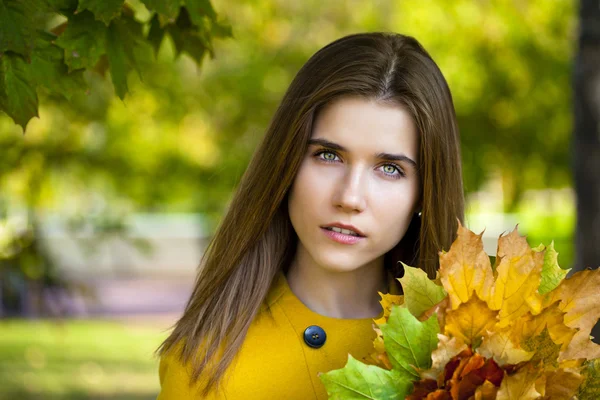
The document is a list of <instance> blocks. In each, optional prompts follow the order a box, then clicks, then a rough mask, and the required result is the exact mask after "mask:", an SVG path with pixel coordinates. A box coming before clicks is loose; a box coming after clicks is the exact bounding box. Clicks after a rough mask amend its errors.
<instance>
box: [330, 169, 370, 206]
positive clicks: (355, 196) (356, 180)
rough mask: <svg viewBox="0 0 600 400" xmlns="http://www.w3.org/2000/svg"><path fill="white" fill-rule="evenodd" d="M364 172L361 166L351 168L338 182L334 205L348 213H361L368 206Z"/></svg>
mask: <svg viewBox="0 0 600 400" xmlns="http://www.w3.org/2000/svg"><path fill="white" fill-rule="evenodd" d="M363 175H364V174H363V173H362V172H361V171H360V169H359V168H349V169H348V170H347V172H346V174H344V175H343V176H342V177H341V179H340V181H339V182H338V184H337V188H336V190H335V194H334V197H333V205H334V206H335V207H336V208H337V209H339V210H341V211H343V212H346V213H359V212H362V211H364V209H365V207H366V198H365V193H364V191H365V190H366V189H365V187H364V182H363V181H364V179H363V178H364V176H363Z"/></svg>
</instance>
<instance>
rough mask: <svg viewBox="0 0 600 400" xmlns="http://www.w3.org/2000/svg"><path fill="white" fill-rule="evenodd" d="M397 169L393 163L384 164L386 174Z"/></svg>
mask: <svg viewBox="0 0 600 400" xmlns="http://www.w3.org/2000/svg"><path fill="white" fill-rule="evenodd" d="M396 171H397V168H396V167H394V166H393V165H384V166H383V172H385V173H386V174H393V173H394V172H396Z"/></svg>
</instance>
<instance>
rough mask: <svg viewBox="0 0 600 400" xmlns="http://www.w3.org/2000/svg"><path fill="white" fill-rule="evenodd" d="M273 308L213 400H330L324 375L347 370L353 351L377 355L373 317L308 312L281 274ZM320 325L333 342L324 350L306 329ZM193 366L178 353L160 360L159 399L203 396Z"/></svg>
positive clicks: (258, 320) (356, 354)
mask: <svg viewBox="0 0 600 400" xmlns="http://www.w3.org/2000/svg"><path fill="white" fill-rule="evenodd" d="M266 302H267V304H268V305H269V309H270V310H271V312H270V313H269V312H268V311H266V310H267V308H264V310H263V311H261V312H260V313H259V314H258V315H257V317H256V319H255V320H254V321H253V323H252V325H251V326H250V329H249V330H248V334H247V336H246V339H245V341H244V343H243V345H242V347H241V348H240V351H239V353H238V355H237V356H236V359H234V361H233V363H232V364H231V365H230V366H229V368H228V370H227V372H226V374H225V377H224V380H223V382H222V385H221V391H219V392H218V393H214V391H213V393H212V394H211V395H210V396H209V397H207V398H208V399H211V400H212V399H214V400H216V399H219V400H221V399H223V400H241V399H244V400H262V399H265V400H267V399H269V400H273V399H286V400H295V399H298V400H310V399H327V392H326V391H325V388H324V386H323V384H322V383H321V380H320V379H319V377H318V374H319V372H327V371H330V370H333V369H338V368H342V367H343V366H344V365H345V364H346V362H347V360H348V353H350V354H352V356H353V357H355V358H357V359H359V360H360V359H362V358H363V357H366V356H368V355H369V354H370V353H372V352H373V339H375V332H374V331H373V319H371V318H365V319H338V318H330V317H325V316H322V315H319V314H317V313H315V312H313V311H311V310H310V309H309V308H307V307H306V306H305V305H304V304H303V303H302V302H301V301H300V300H299V299H298V298H297V297H296V296H295V295H294V294H293V292H292V291H291V290H290V287H289V286H288V283H287V280H286V278H285V276H284V275H283V274H279V276H278V278H277V279H276V281H275V283H274V285H273V287H272V288H271V290H270V292H269V295H268V296H267V299H266ZM311 325H317V326H319V327H321V328H323V330H324V331H325V333H326V335H327V338H326V341H325V343H324V344H323V345H322V347H320V348H312V347H309V346H308V345H307V344H306V342H305V339H304V331H305V330H306V328H307V327H309V326H311ZM189 373H190V367H189V366H185V367H184V366H183V365H182V364H181V363H180V362H179V361H178V360H177V359H176V356H175V355H174V354H169V355H167V356H165V357H163V358H162V359H161V360H160V367H159V377H160V384H161V392H160V394H159V395H158V400H186V399H197V398H200V397H199V395H198V394H197V390H198V387H197V386H194V387H192V388H190V387H189Z"/></svg>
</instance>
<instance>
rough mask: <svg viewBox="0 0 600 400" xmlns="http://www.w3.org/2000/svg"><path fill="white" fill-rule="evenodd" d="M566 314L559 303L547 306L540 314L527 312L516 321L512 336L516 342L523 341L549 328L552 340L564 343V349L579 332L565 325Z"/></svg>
mask: <svg viewBox="0 0 600 400" xmlns="http://www.w3.org/2000/svg"><path fill="white" fill-rule="evenodd" d="M564 316H565V313H564V312H563V311H561V310H560V308H559V305H558V303H555V304H553V305H551V306H550V307H548V308H545V309H544V310H543V311H542V312H541V313H540V314H538V315H532V314H531V313H527V314H525V315H524V316H523V317H521V318H519V319H518V320H517V321H515V323H514V325H513V327H512V335H511V338H512V339H513V341H514V342H516V343H522V342H524V341H526V340H529V339H530V338H532V337H534V336H538V335H540V334H541V333H542V331H543V330H544V329H547V330H548V334H549V336H550V338H551V339H552V341H553V342H554V343H556V344H560V345H562V350H564V349H566V348H567V346H568V344H569V343H570V342H571V339H572V338H573V335H575V333H577V330H576V329H574V328H569V327H568V326H567V325H565V323H564Z"/></svg>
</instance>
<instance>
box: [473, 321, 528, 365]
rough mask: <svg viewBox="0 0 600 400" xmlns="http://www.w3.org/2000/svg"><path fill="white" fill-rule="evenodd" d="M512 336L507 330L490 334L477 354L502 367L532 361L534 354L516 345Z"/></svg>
mask: <svg viewBox="0 0 600 400" xmlns="http://www.w3.org/2000/svg"><path fill="white" fill-rule="evenodd" d="M510 336H511V334H510V331H507V330H502V331H497V332H488V336H487V337H486V338H485V339H484V340H483V342H482V343H481V346H479V347H478V348H477V352H478V353H479V354H481V355H482V356H484V357H486V358H493V359H494V361H496V362H497V363H498V365H500V366H503V365H506V364H518V363H520V362H523V361H529V360H531V358H532V357H533V355H534V353H533V352H529V351H525V350H524V349H522V348H520V347H519V346H518V345H515V344H514V343H513V341H512V340H511V338H510Z"/></svg>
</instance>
